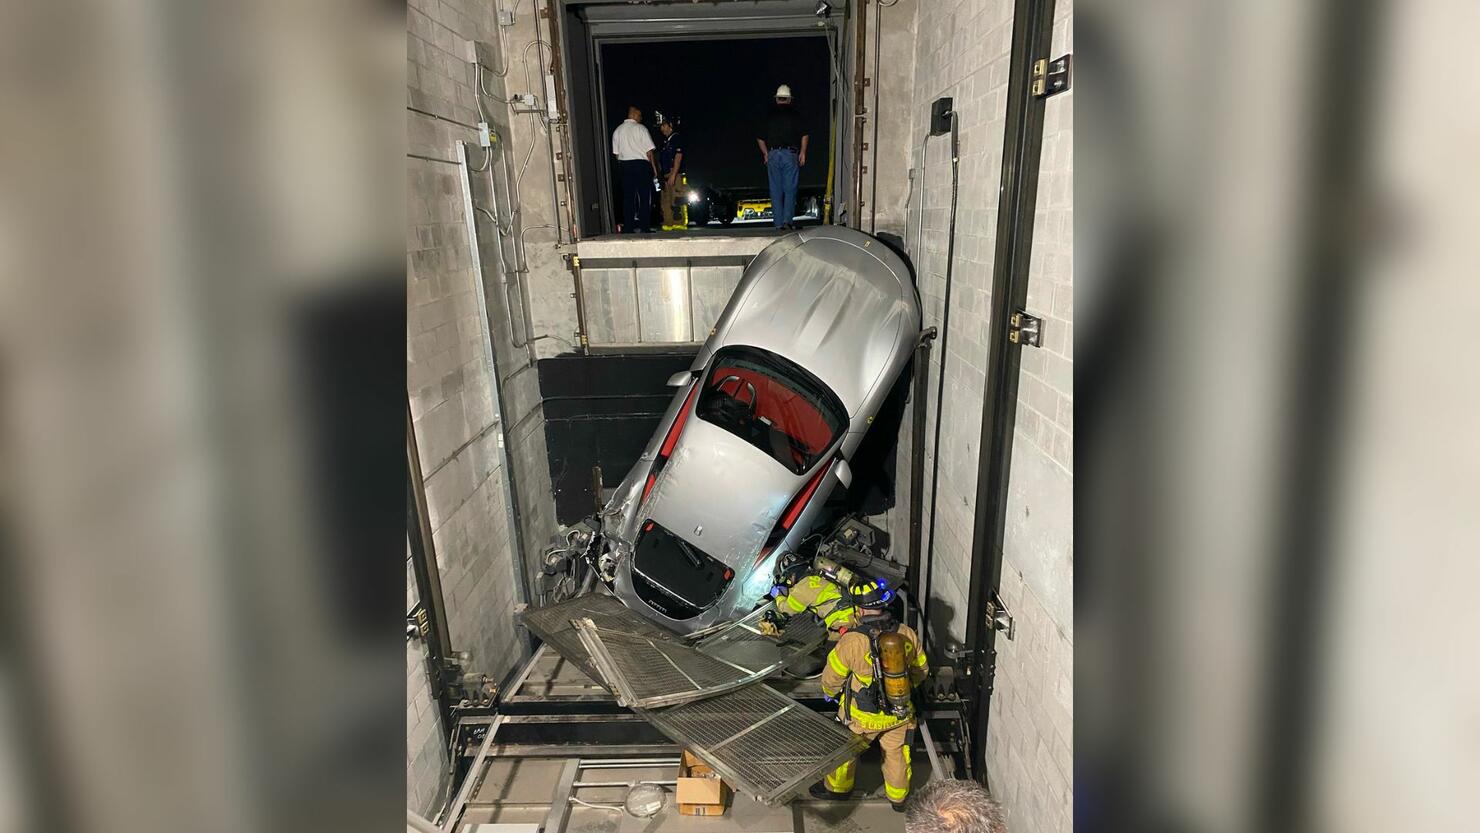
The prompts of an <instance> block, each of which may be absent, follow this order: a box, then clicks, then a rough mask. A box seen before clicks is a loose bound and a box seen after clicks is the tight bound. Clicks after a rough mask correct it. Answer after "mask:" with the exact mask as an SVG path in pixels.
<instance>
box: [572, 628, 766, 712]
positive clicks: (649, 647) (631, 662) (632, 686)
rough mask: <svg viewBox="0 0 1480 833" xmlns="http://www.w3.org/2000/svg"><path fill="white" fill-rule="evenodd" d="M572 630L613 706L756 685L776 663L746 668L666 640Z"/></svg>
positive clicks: (653, 703) (648, 705) (655, 704)
mask: <svg viewBox="0 0 1480 833" xmlns="http://www.w3.org/2000/svg"><path fill="white" fill-rule="evenodd" d="M575 624H576V631H577V633H578V634H579V635H580V638H581V642H582V644H583V645H584V646H585V648H586V650H587V652H588V653H589V654H590V655H591V658H592V660H593V661H594V662H595V663H596V667H597V668H598V669H599V670H600V671H601V676H602V679H603V680H604V681H605V682H606V683H607V686H608V687H609V688H611V690H612V692H613V693H614V694H616V695H617V702H619V703H621V704H622V705H624V706H630V707H634V708H644V709H653V708H660V707H663V706H672V705H676V704H679V703H687V702H689V701H691V700H698V699H700V698H702V697H713V696H715V695H717V694H722V693H724V692H726V691H733V690H734V689H736V688H739V687H741V686H745V685H750V684H751V683H756V682H759V681H760V680H761V679H762V678H763V677H765V675H766V674H769V673H770V672H772V671H774V670H776V668H778V667H779V665H771V666H766V667H763V668H760V669H758V670H754V671H752V670H750V669H747V668H740V667H738V666H735V665H731V664H730V663H727V662H725V661H723V660H720V659H715V658H714V657H711V656H708V655H706V654H704V653H701V652H700V651H699V650H697V649H695V648H693V647H691V646H688V645H684V644H682V643H678V642H673V641H671V640H667V639H656V638H653V637H646V636H639V635H635V634H628V633H622V632H619V631H612V630H606V629H603V628H599V627H597V626H596V625H595V624H594V623H593V622H592V621H591V620H589V619H581V620H577V621H576V623H575Z"/></svg>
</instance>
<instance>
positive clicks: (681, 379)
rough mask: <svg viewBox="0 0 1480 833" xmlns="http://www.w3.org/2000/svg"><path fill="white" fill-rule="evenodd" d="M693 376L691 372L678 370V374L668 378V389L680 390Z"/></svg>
mask: <svg viewBox="0 0 1480 833" xmlns="http://www.w3.org/2000/svg"><path fill="white" fill-rule="evenodd" d="M693 376H694V374H693V373H692V372H691V371H688V370H680V371H679V372H677V373H675V374H673V375H672V376H669V377H668V387H670V388H681V387H683V386H684V385H687V384H688V383H689V379H691V378H693Z"/></svg>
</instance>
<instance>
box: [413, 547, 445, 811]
mask: <svg viewBox="0 0 1480 833" xmlns="http://www.w3.org/2000/svg"><path fill="white" fill-rule="evenodd" d="M406 596H407V599H406V607H407V608H408V609H410V608H411V607H414V606H415V605H416V601H417V600H416V579H415V578H414V577H413V574H412V572H411V561H410V559H407V561H406ZM447 754H448V750H447V740H446V739H445V738H443V737H442V724H441V720H439V719H438V717H437V702H436V700H434V699H432V687H431V680H430V679H429V678H428V676H427V649H426V644H425V643H423V642H422V641H420V640H416V639H408V640H407V641H406V806H407V807H409V808H410V809H412V810H415V811H416V812H417V813H419V814H421V815H422V816H423V817H425V818H431V817H432V815H433V814H435V813H436V812H437V809H438V807H439V805H440V801H441V799H442V795H443V793H444V792H445V791H446V789H447V781H446V779H447V777H448V775H447V769H448V767H447Z"/></svg>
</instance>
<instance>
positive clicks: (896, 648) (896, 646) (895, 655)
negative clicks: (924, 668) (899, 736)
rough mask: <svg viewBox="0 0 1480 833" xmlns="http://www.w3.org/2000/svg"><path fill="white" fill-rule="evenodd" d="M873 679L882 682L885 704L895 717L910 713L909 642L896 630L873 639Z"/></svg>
mask: <svg viewBox="0 0 1480 833" xmlns="http://www.w3.org/2000/svg"><path fill="white" fill-rule="evenodd" d="M873 647H874V652H873V653H874V678H875V679H877V680H881V681H882V684H881V685H880V689H881V690H882V691H883V694H884V697H883V702H881V703H880V704H879V705H881V706H883V707H884V708H886V709H888V710H889V712H890V713H892V714H893V715H894V716H895V717H906V716H908V715H909V713H910V673H909V643H908V642H906V641H905V638H904V637H902V636H900V635H899V633H898V632H897V631H890V632H888V633H882V634H879V636H878V637H877V638H876V639H875V640H874V646H873Z"/></svg>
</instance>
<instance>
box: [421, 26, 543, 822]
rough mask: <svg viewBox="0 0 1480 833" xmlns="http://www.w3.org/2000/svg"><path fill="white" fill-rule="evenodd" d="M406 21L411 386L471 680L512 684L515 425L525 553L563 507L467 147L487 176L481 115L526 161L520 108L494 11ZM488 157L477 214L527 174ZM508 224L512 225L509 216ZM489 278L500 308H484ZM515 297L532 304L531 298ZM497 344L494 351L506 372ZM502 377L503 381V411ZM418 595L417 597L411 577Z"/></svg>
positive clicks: (425, 692) (445, 577)
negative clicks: (475, 50) (552, 485)
mask: <svg viewBox="0 0 1480 833" xmlns="http://www.w3.org/2000/svg"><path fill="white" fill-rule="evenodd" d="M527 11H528V9H526V12H527ZM406 25H407V49H406V53H407V62H408V63H407V102H406V103H407V154H408V156H407V201H408V205H407V223H408V227H407V261H408V262H407V355H406V359H407V366H406V376H407V392H408V396H409V400H410V406H411V415H412V421H413V424H414V427H415V431H416V438H417V445H418V451H419V453H420V455H421V463H422V471H421V473H420V474H421V476H422V478H423V485H424V488H425V490H426V495H427V504H428V511H429V514H430V516H431V517H430V521H431V525H432V529H433V539H434V543H435V546H436V550H437V566H438V569H439V571H440V574H441V581H442V590H443V599H444V602H445V604H446V607H447V618H448V626H449V629H450V638H451V642H452V648H453V649H454V650H457V651H465V652H467V653H468V655H469V660H468V669H469V670H471V671H474V672H478V673H482V674H487V675H488V676H490V677H492V678H493V679H495V680H501V679H503V677H504V676H505V675H506V674H507V673H508V672H509V671H510V670H512V669H513V667H514V666H515V665H516V664H517V663H518V661H519V658H520V655H521V650H520V649H521V639H520V637H519V634H518V630H517V628H516V626H515V625H514V622H513V611H514V605H515V603H516V601H517V600H518V593H517V591H516V587H517V584H518V582H517V581H516V580H515V576H516V575H517V569H516V566H515V565H516V559H515V557H514V534H515V531H514V530H511V529H510V528H509V522H508V518H509V512H508V507H509V505H510V499H511V496H510V495H509V494H508V493H507V491H506V488H505V485H504V480H505V474H506V473H505V471H504V470H503V464H502V463H501V458H500V454H499V445H498V444H499V440H500V434H501V432H500V430H499V429H500V424H501V423H500V416H501V418H502V426H503V429H504V431H505V432H507V436H508V442H507V446H508V449H507V450H508V453H509V457H510V474H512V476H513V480H514V483H515V486H516V488H517V489H518V491H519V492H520V497H521V498H522V501H521V502H522V504H523V505H525V506H531V507H534V511H533V512H531V513H529V514H527V515H526V516H525V518H524V520H525V523H524V524H523V526H524V528H523V529H521V530H518V533H519V534H521V535H523V536H525V537H526V538H527V541H526V543H529V542H542V541H543V540H545V539H546V538H548V537H549V534H550V531H552V529H553V517H551V518H550V519H549V520H548V521H546V520H543V519H542V514H543V515H552V510H551V509H550V508H549V503H550V501H549V476H548V467H547V465H546V462H545V446H544V431H543V416H542V411H541V408H540V403H539V396H538V382H537V379H536V374H535V371H534V369H533V366H532V361H531V360H530V358H531V357H530V356H529V351H526V350H523V349H519V348H516V347H515V346H514V345H513V333H514V332H515V330H514V329H513V328H511V326H510V321H509V316H508V314H507V310H506V308H505V307H504V306H503V305H502V304H503V298H504V296H503V284H504V282H505V281H510V280H513V278H514V276H513V275H511V274H505V272H504V271H503V270H502V269H501V268H500V266H499V264H500V263H501V262H509V263H512V262H513V258H512V245H508V246H505V249H504V258H503V259H502V261H501V259H500V257H499V254H500V253H499V244H498V243H497V242H495V237H494V234H493V228H492V223H490V222H487V221H483V222H482V223H480V229H479V232H480V236H479V240H480V246H479V254H480V257H481V259H482V263H483V269H482V270H481V272H480V271H479V270H476V269H475V268H474V258H473V251H472V248H471V246H470V241H469V235H468V228H467V225H466V221H465V211H464V206H463V191H462V187H463V186H462V182H461V176H462V174H461V170H460V168H459V167H458V165H457V159H458V156H457V145H456V143H457V142H458V141H463V142H467V143H469V145H470V147H469V149H468V153H469V156H470V160H471V161H472V163H473V164H474V165H475V166H480V167H481V166H482V165H483V163H484V161H485V157H484V156H483V153H484V151H482V150H481V149H480V148H479V147H478V146H477V136H478V132H477V123H478V121H479V120H480V118H481V119H486V120H487V121H489V123H490V124H491V126H492V127H493V130H494V131H495V132H496V133H497V134H498V135H499V136H500V144H499V146H498V148H497V149H496V151H495V153H504V154H511V155H512V154H515V153H518V152H519V150H520V148H519V147H518V146H517V140H516V138H515V137H514V134H513V131H511V129H510V116H509V114H508V111H507V109H506V108H505V107H504V106H503V105H502V104H499V103H498V102H497V101H494V100H493V99H492V98H485V99H484V100H482V101H480V100H479V98H478V96H477V93H476V89H477V84H476V76H475V74H474V68H473V65H472V64H470V63H469V62H468V61H467V60H466V57H467V52H466V49H465V46H464V44H465V42H466V41H469V40H476V41H481V42H484V43H490V44H498V43H499V32H498V29H497V18H496V8H495V5H494V4H493V3H491V2H478V0H441V2H439V0H411V2H410V4H409V5H408V8H407V21H406ZM504 81H505V78H500V77H498V76H495V75H493V74H491V73H485V78H484V87H485V88H486V89H487V91H488V93H489V95H490V96H495V97H498V98H507V97H508V91H507V89H506V87H505V86H504ZM480 107H481V109H482V111H483V113H482V114H481V115H480V112H479V111H480ZM520 158H522V157H520ZM487 161H488V162H489V168H488V169H489V172H492V173H493V174H494V175H495V176H497V177H499V178H500V179H499V180H498V182H497V184H496V185H495V184H490V182H489V180H488V178H487V177H488V173H483V174H475V175H474V187H473V194H474V201H475V203H476V204H478V205H479V206H481V207H484V208H485V209H486V210H489V211H490V212H493V211H496V210H498V208H497V206H496V205H495V203H496V199H495V197H494V192H495V189H500V190H501V189H503V188H505V187H507V186H508V184H509V183H508V182H507V181H506V179H507V178H506V177H505V176H504V171H505V170H516V169H515V168H514V167H513V160H512V159H511V160H509V161H510V164H509V167H508V168H505V167H504V164H503V162H504V160H502V159H500V158H499V157H498V156H494V157H492V158H491V159H488V160H487ZM499 214H500V217H501V219H502V220H503V221H504V222H509V221H510V217H509V212H508V210H507V207H505V208H504V209H503V210H501V211H499ZM480 216H481V215H480ZM531 239H533V238H532V236H531ZM480 284H481V285H482V289H483V291H484V293H485V297H486V302H480V300H479V293H478V289H479V286H480ZM512 302H513V303H514V304H516V305H517V303H518V297H517V292H514V293H513V301H512ZM516 308H517V307H516ZM515 326H517V323H516V325H515ZM485 340H489V341H490V342H491V344H492V348H493V353H494V361H493V362H492V363H491V364H492V366H490V362H489V361H488V355H487V354H488V348H486V347H485ZM495 373H497V374H498V375H499V380H500V382H501V384H502V386H503V391H504V397H503V401H502V402H501V403H500V402H499V401H498V400H497V398H496V397H497V385H496V384H495V381H494V374H495ZM501 410H502V414H500V411H501ZM547 525H548V527H549V528H547ZM532 546H533V544H532ZM408 592H414V582H412V581H411V579H410V578H409V577H408ZM411 603H413V604H414V599H413V600H412V602H411ZM423 652H424V649H422V648H421V647H420V646H419V645H418V644H416V643H413V644H411V645H409V646H408V649H407V654H408V655H407V679H408V701H407V731H408V735H407V739H408V748H407V788H408V791H409V794H410V796H411V797H412V798H413V799H415V800H428V801H430V800H433V798H431V797H432V796H435V795H436V793H437V789H438V788H439V786H440V785H441V779H442V778H443V777H444V775H443V774H442V773H443V771H444V770H445V765H446V752H445V749H444V748H443V747H444V745H445V743H446V739H445V738H443V737H441V736H440V735H441V731H440V729H436V730H434V729H433V728H432V727H434V726H436V724H437V719H436V714H435V709H434V708H431V707H430V689H429V687H428V682H427V680H426V679H425V666H424V656H423ZM413 806H416V805H415V804H413ZM423 806H429V805H423Z"/></svg>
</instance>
